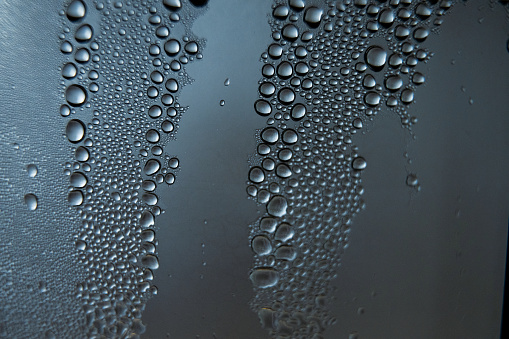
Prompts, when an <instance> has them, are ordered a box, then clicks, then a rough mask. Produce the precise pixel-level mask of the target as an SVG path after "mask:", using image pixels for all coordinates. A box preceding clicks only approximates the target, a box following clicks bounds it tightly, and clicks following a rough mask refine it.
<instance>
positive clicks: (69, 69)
mask: <svg viewBox="0 0 509 339" xmlns="http://www.w3.org/2000/svg"><path fill="white" fill-rule="evenodd" d="M76 74H78V69H77V68H76V66H75V65H74V64H73V63H72V62H68V63H66V64H65V65H64V67H62V76H63V77H64V78H66V79H72V78H74V77H75V76H76Z"/></svg>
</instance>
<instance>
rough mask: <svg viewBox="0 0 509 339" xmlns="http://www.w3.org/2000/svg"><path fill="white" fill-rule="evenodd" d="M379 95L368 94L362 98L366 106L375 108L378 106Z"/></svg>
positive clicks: (375, 93) (374, 93)
mask: <svg viewBox="0 0 509 339" xmlns="http://www.w3.org/2000/svg"><path fill="white" fill-rule="evenodd" d="M380 99H381V97H380V94H378V93H377V92H368V93H366V95H365V96H364V102H365V103H366V104H368V105H369V106H377V105H378V104H380Z"/></svg>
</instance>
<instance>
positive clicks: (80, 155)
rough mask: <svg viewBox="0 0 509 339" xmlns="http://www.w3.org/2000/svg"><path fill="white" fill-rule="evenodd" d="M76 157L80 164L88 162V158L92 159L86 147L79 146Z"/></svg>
mask: <svg viewBox="0 0 509 339" xmlns="http://www.w3.org/2000/svg"><path fill="white" fill-rule="evenodd" d="M74 156H75V157H76V160H78V161H79V162H84V161H87V160H88V158H89V157H90V153H89V152H88V150H87V149H86V148H85V147H83V146H79V147H78V148H76V152H75V153H74Z"/></svg>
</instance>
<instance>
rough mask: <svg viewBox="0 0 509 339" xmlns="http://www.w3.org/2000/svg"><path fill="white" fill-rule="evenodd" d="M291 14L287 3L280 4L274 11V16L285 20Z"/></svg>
mask: <svg viewBox="0 0 509 339" xmlns="http://www.w3.org/2000/svg"><path fill="white" fill-rule="evenodd" d="M288 14H290V9H289V8H288V7H287V6H285V5H279V6H277V7H276V8H274V10H273V11H272V15H273V16H274V18H276V19H279V20H285V19H286V18H287V17H288Z"/></svg>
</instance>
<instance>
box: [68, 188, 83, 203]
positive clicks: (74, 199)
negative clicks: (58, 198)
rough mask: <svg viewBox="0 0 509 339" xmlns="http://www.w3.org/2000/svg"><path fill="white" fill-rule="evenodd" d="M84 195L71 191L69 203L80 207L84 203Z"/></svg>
mask: <svg viewBox="0 0 509 339" xmlns="http://www.w3.org/2000/svg"><path fill="white" fill-rule="evenodd" d="M83 199H84V197H83V193H81V191H78V190H74V191H70V192H69V194H68V195H67V201H68V202H69V204H70V205H71V206H79V205H81V204H82V203H83Z"/></svg>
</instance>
